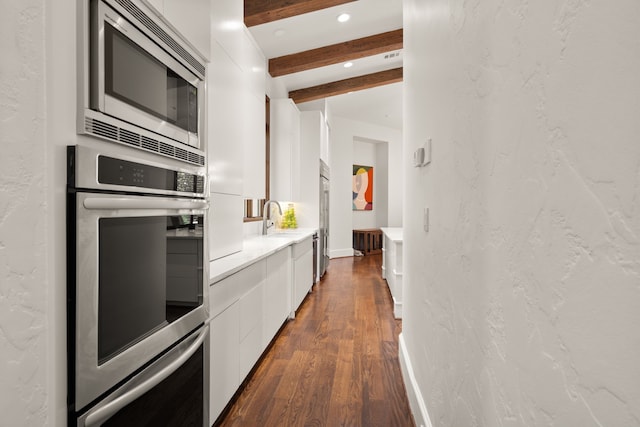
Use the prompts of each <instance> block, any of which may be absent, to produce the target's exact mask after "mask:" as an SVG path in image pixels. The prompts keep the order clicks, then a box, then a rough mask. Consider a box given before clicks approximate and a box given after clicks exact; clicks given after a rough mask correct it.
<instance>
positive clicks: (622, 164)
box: [401, 0, 640, 427]
mask: <svg viewBox="0 0 640 427" xmlns="http://www.w3.org/2000/svg"><path fill="white" fill-rule="evenodd" d="M404 16H405V23H404V35H405V36H404V37H405V38H404V43H405V45H404V46H405V52H404V55H405V63H404V64H405V65H404V67H405V68H404V84H405V92H404V99H405V108H404V111H405V126H404V131H405V144H404V147H405V153H411V152H413V150H415V149H416V148H417V147H418V146H419V144H421V143H422V142H423V141H424V140H425V139H426V138H429V137H432V138H433V161H432V163H431V164H430V165H429V166H427V167H425V168H420V169H416V168H412V167H409V161H410V156H405V159H404V162H405V164H406V169H405V183H406V192H405V198H404V203H405V208H404V248H405V251H404V255H405V265H404V279H405V282H404V283H405V287H404V295H405V296H404V301H405V306H404V309H403V310H404V312H403V341H404V344H405V345H406V349H407V352H406V353H403V354H402V355H401V356H402V357H403V358H404V361H405V362H406V361H408V362H410V364H411V366H412V368H413V374H414V375H415V381H411V378H409V377H407V379H408V382H407V385H408V386H409V388H410V395H411V397H412V399H414V403H415V402H416V401H417V399H418V398H419V396H417V395H415V394H413V393H412V391H415V390H416V388H415V387H417V390H418V391H420V392H421V394H422V396H423V397H424V404H425V405H426V408H427V409H428V412H429V415H430V418H431V422H432V423H433V425H434V426H438V427H445V426H525V425H526V426H533V425H536V426H542V425H545V426H547V425H554V426H637V425H640V386H639V384H640V363H638V360H640V334H639V333H638V325H640V144H639V143H638V135H640V120H638V117H640V103H639V102H638V100H640V84H638V82H639V80H638V76H640V45H639V44H638V40H640V26H639V25H638V22H640V3H638V2H637V1H634V0H622V1H619V2H616V3H615V6H614V5H612V4H611V3H609V2H593V1H553V2H549V1H542V2H528V1H511V2H504V1H499V0H483V1H481V2H480V1H469V2H461V1H454V2H451V1H445V0H435V1H430V2H424V1H419V0H405V10H404ZM425 206H428V207H429V208H430V230H429V232H428V233H425V232H424V231H423V229H422V208H423V207H425ZM414 413H415V412H414ZM420 415H421V414H419V413H416V417H417V420H418V425H420V423H421V422H424V421H425V420H423V419H421V418H420Z"/></svg>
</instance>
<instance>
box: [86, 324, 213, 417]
mask: <svg viewBox="0 0 640 427" xmlns="http://www.w3.org/2000/svg"><path fill="white" fill-rule="evenodd" d="M208 333H209V325H208V324H207V325H205V326H204V328H203V329H202V331H201V332H200V334H199V335H198V337H197V338H196V340H195V341H194V343H193V344H191V345H190V346H189V348H187V349H186V350H185V352H184V353H182V354H181V355H180V356H179V357H177V358H176V359H175V360H173V361H172V362H171V363H169V364H168V365H167V366H165V367H164V368H162V369H161V370H160V371H159V372H158V373H156V374H155V375H154V376H152V377H151V378H149V379H147V380H145V381H144V382H142V383H141V384H140V385H138V386H137V387H135V388H133V389H132V390H130V391H128V392H126V393H124V394H123V395H121V396H119V397H117V398H116V399H114V400H112V401H110V402H109V403H106V404H104V405H103V406H97V407H96V408H94V409H93V410H92V411H91V412H90V413H89V415H87V417H86V419H85V426H86V427H91V426H97V425H101V424H102V423H103V422H105V421H106V420H108V419H109V418H111V417H112V416H113V415H114V414H115V413H116V412H118V411H119V410H120V409H122V408H124V407H125V406H127V405H129V404H130V403H131V402H133V401H134V400H136V399H137V398H139V397H140V396H142V395H143V394H145V393H146V392H148V391H149V390H151V389H152V388H153V387H155V386H157V385H158V384H159V383H161V382H162V381H163V380H164V379H166V378H167V377H168V376H169V375H171V374H173V373H174V372H175V371H177V370H178V369H179V368H180V367H181V366H182V365H184V363H185V362H186V361H187V360H188V359H189V358H190V357H191V356H193V353H195V352H196V350H197V349H198V347H200V345H201V344H202V342H203V341H204V339H205V338H206V337H207V334H208Z"/></svg>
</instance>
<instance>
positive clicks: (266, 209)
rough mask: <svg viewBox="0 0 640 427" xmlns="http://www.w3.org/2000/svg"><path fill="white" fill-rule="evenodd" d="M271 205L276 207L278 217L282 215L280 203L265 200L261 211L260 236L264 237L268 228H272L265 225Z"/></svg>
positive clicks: (269, 214)
mask: <svg viewBox="0 0 640 427" xmlns="http://www.w3.org/2000/svg"><path fill="white" fill-rule="evenodd" d="M271 203H275V204H276V206H277V207H278V211H279V212H280V215H282V208H281V207H280V203H278V202H277V201H276V200H267V201H266V202H265V204H264V208H263V209H262V235H263V236H266V235H267V230H268V229H269V227H272V226H273V224H271V225H267V220H268V219H269V217H270V216H271V209H270V207H271Z"/></svg>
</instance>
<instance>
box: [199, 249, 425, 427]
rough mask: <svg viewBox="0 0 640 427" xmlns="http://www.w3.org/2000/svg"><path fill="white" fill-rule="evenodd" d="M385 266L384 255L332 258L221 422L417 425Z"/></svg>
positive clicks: (242, 423)
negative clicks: (404, 376) (402, 367)
mask: <svg viewBox="0 0 640 427" xmlns="http://www.w3.org/2000/svg"><path fill="white" fill-rule="evenodd" d="M380 268H381V256H380V255H370V256H366V257H348V258H338V259H333V260H331V263H330V267H329V269H328V271H327V273H326V274H325V276H324V277H323V279H322V281H321V282H320V283H318V284H316V285H315V286H314V288H313V292H312V293H311V294H309V295H308V296H307V298H306V300H305V301H304V302H303V304H302V306H301V307H300V309H299V310H298V313H297V314H296V319H295V321H289V322H287V324H286V325H285V326H284V327H283V328H282V330H281V331H280V334H279V335H278V337H277V338H276V339H275V341H274V342H273V345H272V347H271V348H270V349H268V350H267V352H266V353H265V355H264V356H263V359H262V361H261V362H259V364H258V365H257V367H256V368H255V371H254V373H253V375H252V376H250V377H249V379H248V380H247V383H246V387H244V389H242V388H241V390H242V391H241V392H240V394H239V396H238V398H237V400H236V401H235V403H234V404H233V405H232V406H231V407H230V408H229V411H228V412H227V414H226V416H224V414H223V417H222V418H221V419H220V420H219V422H218V424H217V425H219V426H258V425H259V426H266V427H270V426H286V427H290V426H385V427H388V426H398V427H400V426H413V425H414V423H413V420H412V418H411V413H410V410H409V403H408V401H407V397H406V392H405V388H404V384H403V382H402V375H401V372H400V365H399V362H398V334H399V333H400V331H401V322H400V321H398V320H395V319H394V318H393V305H392V301H391V297H390V294H389V290H388V288H387V285H386V283H385V281H384V280H383V279H382V277H381V275H380ZM211 387H215V384H211Z"/></svg>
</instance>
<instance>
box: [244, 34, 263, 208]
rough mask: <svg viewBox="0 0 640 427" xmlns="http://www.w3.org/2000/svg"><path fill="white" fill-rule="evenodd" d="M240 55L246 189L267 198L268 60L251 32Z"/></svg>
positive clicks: (248, 194) (252, 196)
mask: <svg viewBox="0 0 640 427" xmlns="http://www.w3.org/2000/svg"><path fill="white" fill-rule="evenodd" d="M243 40H244V42H243V44H242V45H243V50H242V54H241V57H240V61H241V64H242V70H243V88H242V89H243V91H242V96H243V98H244V104H243V106H244V109H243V111H242V112H241V114H242V116H243V132H244V153H245V155H244V191H243V195H244V197H245V198H248V199H262V198H264V197H265V194H266V192H265V188H266V182H265V174H266V168H265V163H266V146H265V93H266V74H265V73H266V67H267V61H266V59H265V58H264V55H263V54H262V52H261V51H260V49H258V47H257V46H256V44H255V43H254V41H253V38H252V37H251V35H250V33H249V31H245V32H244V37H243Z"/></svg>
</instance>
